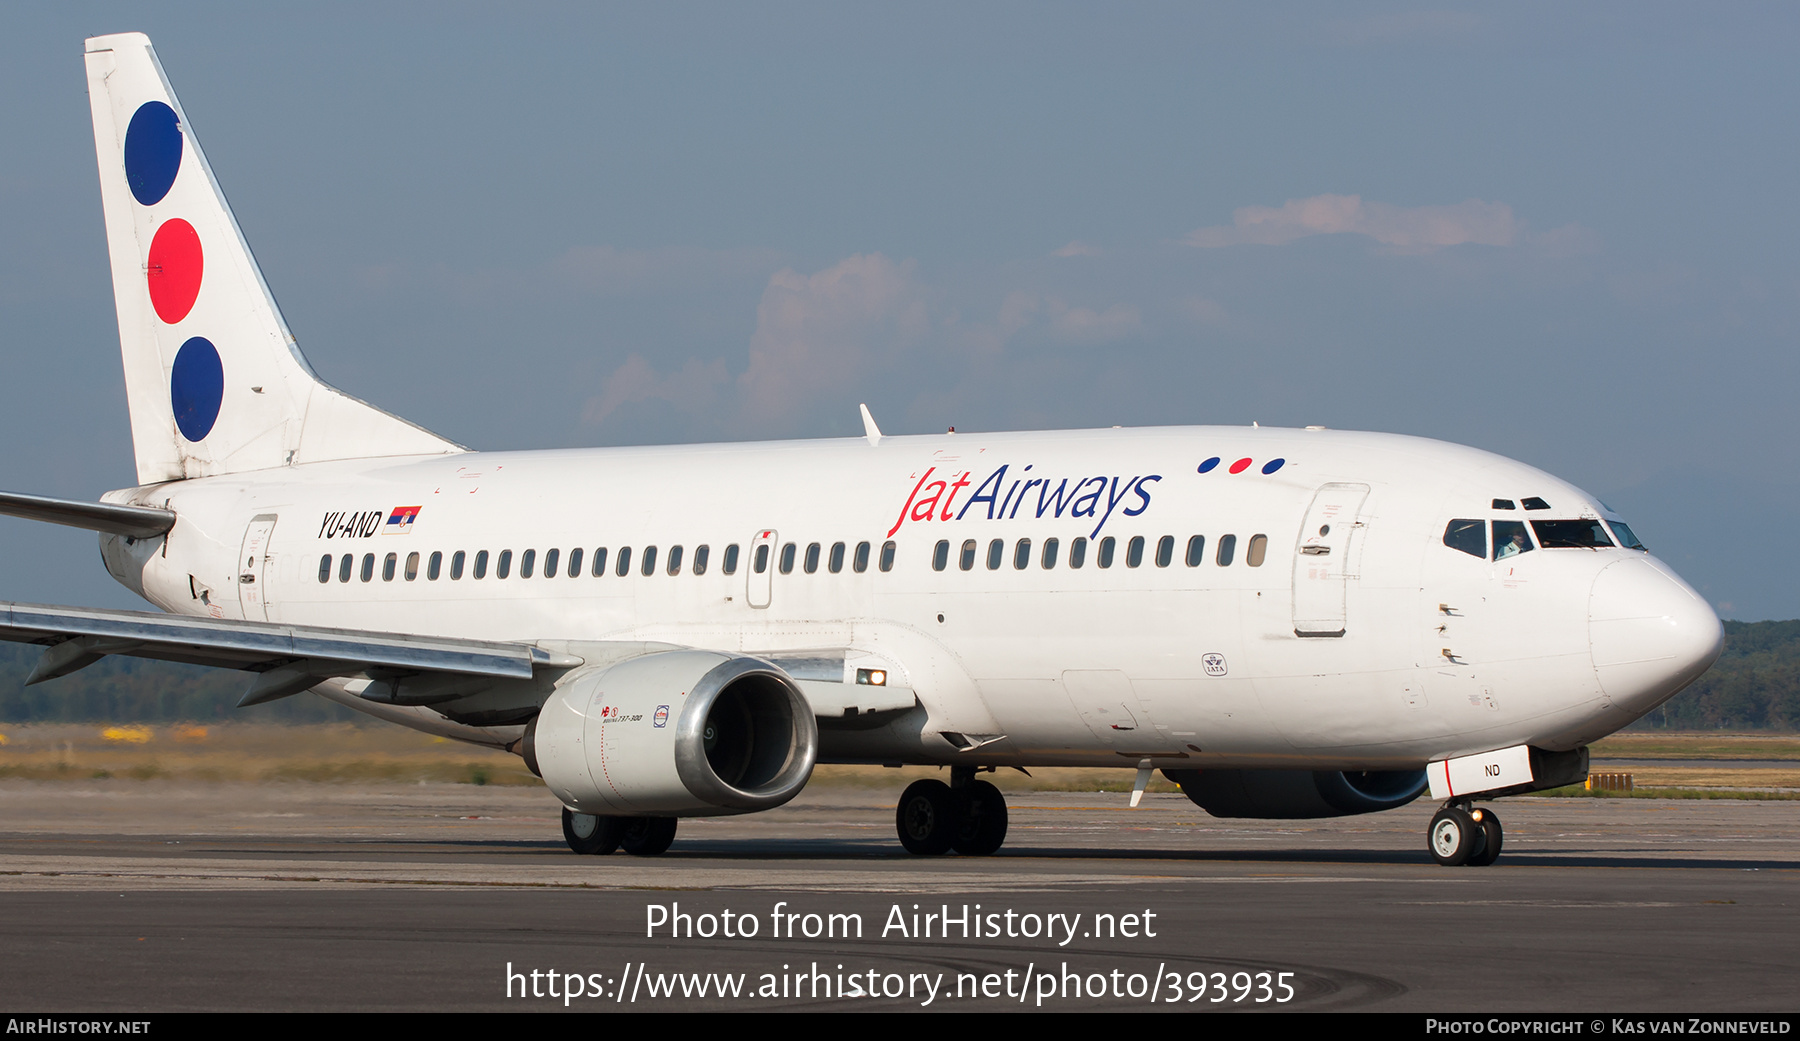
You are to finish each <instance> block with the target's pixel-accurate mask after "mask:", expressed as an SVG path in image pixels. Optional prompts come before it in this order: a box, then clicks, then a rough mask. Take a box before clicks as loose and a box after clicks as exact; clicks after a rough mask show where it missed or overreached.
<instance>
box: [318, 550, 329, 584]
mask: <svg viewBox="0 0 1800 1041" xmlns="http://www.w3.org/2000/svg"><path fill="white" fill-rule="evenodd" d="M319 581H320V582H321V583H323V582H329V581H331V554H329V553H327V554H325V555H324V556H322V557H320V558H319Z"/></svg>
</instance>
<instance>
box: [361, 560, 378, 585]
mask: <svg viewBox="0 0 1800 1041" xmlns="http://www.w3.org/2000/svg"><path fill="white" fill-rule="evenodd" d="M374 577H375V554H373V553H364V554H363V563H362V580H363V581H364V582H367V581H369V580H371V579H373V578H374Z"/></svg>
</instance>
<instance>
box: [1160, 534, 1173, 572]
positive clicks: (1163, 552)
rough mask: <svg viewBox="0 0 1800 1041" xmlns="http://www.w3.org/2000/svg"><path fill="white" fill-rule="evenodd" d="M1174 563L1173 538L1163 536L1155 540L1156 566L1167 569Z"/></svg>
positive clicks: (1171, 536)
mask: <svg viewBox="0 0 1800 1041" xmlns="http://www.w3.org/2000/svg"><path fill="white" fill-rule="evenodd" d="M1174 561H1175V536H1173V535H1164V536H1163V537H1162V538H1160V539H1157V540H1156V566H1157V567H1168V566H1169V565H1170V564H1172V563H1174Z"/></svg>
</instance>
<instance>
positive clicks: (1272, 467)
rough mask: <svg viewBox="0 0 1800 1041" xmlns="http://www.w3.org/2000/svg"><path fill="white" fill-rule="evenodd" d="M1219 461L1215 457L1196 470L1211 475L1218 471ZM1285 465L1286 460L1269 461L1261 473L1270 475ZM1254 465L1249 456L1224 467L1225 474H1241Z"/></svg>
mask: <svg viewBox="0 0 1800 1041" xmlns="http://www.w3.org/2000/svg"><path fill="white" fill-rule="evenodd" d="M1221 461H1222V460H1221V459H1220V458H1219V457H1218V456H1216V455H1215V456H1213V457H1212V458H1211V459H1208V460H1207V461H1206V462H1204V463H1201V464H1200V465H1199V467H1197V469H1198V470H1199V471H1200V472H1201V473H1203V474H1206V473H1212V472H1213V471H1214V470H1216V469H1218V466H1219V463H1220V462H1221ZM1286 463H1287V460H1286V459H1271V460H1269V461H1268V462H1266V463H1264V464H1263V465H1262V472H1263V473H1265V474H1272V473H1274V472H1275V471H1277V470H1279V469H1281V468H1282V466H1283V465H1284V464H1286ZM1254 465H1256V461H1255V460H1253V459H1251V458H1250V457H1249V456H1245V457H1244V458H1242V459H1239V460H1238V461H1237V462H1235V463H1232V464H1231V465H1230V466H1228V467H1226V472H1228V473H1234V474H1241V473H1243V472H1244V471H1245V470H1248V469H1250V468H1251V467H1252V466H1254Z"/></svg>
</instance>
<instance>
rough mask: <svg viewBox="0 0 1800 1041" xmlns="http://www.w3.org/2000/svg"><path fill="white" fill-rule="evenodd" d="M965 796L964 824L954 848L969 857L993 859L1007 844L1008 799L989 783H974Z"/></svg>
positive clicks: (963, 802)
mask: <svg viewBox="0 0 1800 1041" xmlns="http://www.w3.org/2000/svg"><path fill="white" fill-rule="evenodd" d="M956 794H958V795H960V796H961V797H962V823H961V826H960V827H958V828H957V829H956V839H955V841H953V842H951V844H950V846H951V848H952V849H954V850H956V852H958V853H961V854H962V855H963V856H965V857H986V856H992V855H993V854H994V853H995V852H996V851H997V850H999V848H1000V846H1001V844H1002V843H1004V842H1005V841H1006V796H1004V795H1002V794H1000V789H998V788H996V787H994V786H993V785H992V784H989V783H988V782H986V781H970V782H969V786H968V787H966V788H964V789H963V790H962V791H960V792H957V793H956Z"/></svg>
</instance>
